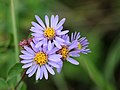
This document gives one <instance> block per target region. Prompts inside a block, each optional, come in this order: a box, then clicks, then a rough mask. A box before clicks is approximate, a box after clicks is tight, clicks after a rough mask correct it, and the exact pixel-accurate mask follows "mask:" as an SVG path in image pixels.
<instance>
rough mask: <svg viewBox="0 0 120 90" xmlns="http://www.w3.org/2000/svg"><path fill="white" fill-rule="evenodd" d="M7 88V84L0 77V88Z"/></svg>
mask: <svg viewBox="0 0 120 90" xmlns="http://www.w3.org/2000/svg"><path fill="white" fill-rule="evenodd" d="M7 88H8V85H7V83H6V81H5V80H4V79H3V78H0V90H1V89H2V90H3V89H7Z"/></svg>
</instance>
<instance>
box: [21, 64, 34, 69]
mask: <svg viewBox="0 0 120 90" xmlns="http://www.w3.org/2000/svg"><path fill="white" fill-rule="evenodd" d="M32 64H33V63H28V64H25V65H23V66H22V68H28V67H30V66H32Z"/></svg>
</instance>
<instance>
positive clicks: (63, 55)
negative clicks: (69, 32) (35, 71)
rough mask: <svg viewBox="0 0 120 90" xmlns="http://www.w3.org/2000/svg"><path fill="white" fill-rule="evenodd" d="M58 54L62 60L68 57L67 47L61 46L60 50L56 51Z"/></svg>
mask: <svg viewBox="0 0 120 90" xmlns="http://www.w3.org/2000/svg"><path fill="white" fill-rule="evenodd" d="M58 53H59V54H61V55H62V58H63V59H66V58H67V56H68V53H69V50H68V48H67V46H63V47H62V49H60V50H59V51H58Z"/></svg>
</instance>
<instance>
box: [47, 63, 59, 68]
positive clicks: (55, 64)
mask: <svg viewBox="0 0 120 90" xmlns="http://www.w3.org/2000/svg"><path fill="white" fill-rule="evenodd" d="M48 64H50V65H51V66H53V67H56V68H60V66H59V65H58V64H57V63H55V62H48Z"/></svg>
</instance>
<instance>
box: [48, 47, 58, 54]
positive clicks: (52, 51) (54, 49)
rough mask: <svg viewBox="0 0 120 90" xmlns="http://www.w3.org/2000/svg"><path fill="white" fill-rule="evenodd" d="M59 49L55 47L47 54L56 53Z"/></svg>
mask: <svg viewBox="0 0 120 90" xmlns="http://www.w3.org/2000/svg"><path fill="white" fill-rule="evenodd" d="M58 50H59V49H58V48H56V47H55V48H53V49H52V50H50V51H47V54H54V53H55V52H57V51H58Z"/></svg>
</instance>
